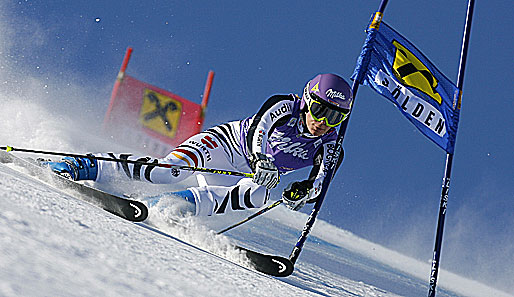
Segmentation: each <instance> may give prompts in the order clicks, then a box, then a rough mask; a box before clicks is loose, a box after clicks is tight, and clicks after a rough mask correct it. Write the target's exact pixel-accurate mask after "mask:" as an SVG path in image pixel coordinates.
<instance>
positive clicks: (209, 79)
mask: <svg viewBox="0 0 514 297" xmlns="http://www.w3.org/2000/svg"><path fill="white" fill-rule="evenodd" d="M213 80H214V71H212V70H210V71H209V74H208V75H207V81H206V82H205V88H204V90H203V98H202V104H201V106H200V107H201V111H200V118H199V119H198V132H202V127H203V121H204V119H205V110H206V109H207V103H208V102H209V96H210V94H211V87H212V81H213Z"/></svg>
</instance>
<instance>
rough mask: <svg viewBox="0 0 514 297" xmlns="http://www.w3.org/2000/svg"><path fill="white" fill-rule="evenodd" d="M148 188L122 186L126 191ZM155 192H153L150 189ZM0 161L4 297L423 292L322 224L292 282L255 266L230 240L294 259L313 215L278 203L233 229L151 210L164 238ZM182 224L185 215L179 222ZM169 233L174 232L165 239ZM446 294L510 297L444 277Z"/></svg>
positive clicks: (376, 255)
mask: <svg viewBox="0 0 514 297" xmlns="http://www.w3.org/2000/svg"><path fill="white" fill-rule="evenodd" d="M147 187H149V185H144V184H141V183H139V184H138V185H137V186H130V184H126V185H123V187H120V188H123V189H124V190H123V191H124V192H130V191H138V190H139V191H141V190H144V189H145V188H147ZM149 190H151V189H149ZM76 197H80V195H79V194H78V193H73V192H63V191H61V190H57V189H55V188H53V187H52V185H49V184H45V183H42V182H40V181H39V180H37V179H35V178H33V177H30V176H28V175H27V174H26V173H25V172H24V170H23V168H19V167H16V166H13V165H5V164H0V209H1V211H0V295H1V296H6V297H8V296H273V297H276V296H398V295H400V296H424V295H426V291H427V281H426V279H425V278H426V276H427V275H428V272H429V271H430V266H429V264H428V263H420V262H417V261H415V260H413V259H409V258H407V257H404V256H402V255H400V254H398V253H396V252H393V251H390V250H387V249H385V248H383V247H381V246H379V245H376V244H373V243H371V242H368V241H365V240H363V239H360V238H358V237H356V236H355V235H353V234H350V233H349V232H346V231H344V230H341V229H339V228H336V227H334V226H331V225H329V224H327V223H325V222H323V221H318V222H317V224H316V226H315V228H314V232H313V234H312V236H311V237H310V239H309V241H308V242H307V244H306V247H305V249H304V251H303V253H302V255H301V256H300V259H299V261H298V262H297V265H296V267H295V268H296V269H295V272H294V273H293V275H292V276H290V277H288V278H284V279H279V278H273V277H269V276H266V275H263V274H261V273H258V272H255V271H253V270H252V269H250V268H248V267H247V264H246V261H245V258H244V256H243V255H241V254H239V253H238V252H236V251H234V250H233V249H232V248H231V243H239V244H241V245H243V246H245V247H249V248H253V249H255V250H259V251H264V252H267V253H272V254H280V255H286V256H287V255H288V253H289V252H290V250H291V248H292V246H293V244H294V242H295V240H296V239H297V237H298V235H299V233H300V230H301V228H302V226H303V224H304V222H305V220H306V215H305V214H301V213H293V212H291V211H289V210H287V209H286V208H284V207H278V208H277V209H274V210H273V211H270V212H269V213H267V214H266V215H265V216H262V217H259V218H258V219H255V220H254V221H252V222H250V223H247V224H245V225H243V226H241V227H239V228H237V229H234V230H233V231H230V234H227V236H217V235H214V232H212V231H209V230H211V229H212V230H219V229H220V228H223V227H225V226H227V225H229V224H231V223H233V222H235V221H237V220H239V219H241V218H243V217H244V216H246V215H248V214H249V213H242V214H241V215H240V216H223V217H211V218H204V219H198V218H182V219H181V221H182V223H183V224H185V225H188V226H189V227H190V229H189V230H188V231H187V232H186V231H184V230H183V229H182V228H177V227H176V226H174V224H173V223H172V222H171V220H170V219H171V217H170V213H172V210H171V209H170V207H171V206H170V205H166V203H164V204H159V205H157V206H156V207H154V208H151V209H150V211H151V213H150V217H149V219H148V221H147V222H146V224H148V225H151V226H154V227H157V228H159V229H160V230H161V231H162V232H163V233H161V232H155V231H152V230H149V229H148V228H144V227H142V226H141V225H138V224H134V223H131V222H128V221H125V220H123V219H121V218H118V217H116V216H114V215H111V214H109V213H107V212H105V211H103V210H101V209H100V208H98V207H96V206H94V205H91V204H88V203H86V202H83V201H81V200H79V199H76ZM173 219H176V218H173ZM164 233H165V234H164ZM438 296H508V295H507V294H505V293H502V292H499V291H495V290H494V289H492V288H489V287H486V286H484V285H482V284H479V283H477V282H474V281H470V280H466V279H464V278H462V277H459V276H457V275H453V274H450V273H447V272H445V271H444V270H443V271H442V272H441V282H440V287H439V290H438Z"/></svg>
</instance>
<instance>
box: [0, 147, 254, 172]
mask: <svg viewBox="0 0 514 297" xmlns="http://www.w3.org/2000/svg"><path fill="white" fill-rule="evenodd" d="M0 149H1V150H4V151H7V152H11V151H12V152H24V153H33V154H42V155H52V156H62V157H73V158H88V159H95V160H101V161H109V162H120V163H130V164H138V165H148V166H156V167H164V168H176V169H180V170H187V171H198V172H205V173H212V174H222V175H233V176H242V177H249V178H252V177H253V173H246V172H239V171H231V170H224V169H213V168H202V167H191V166H181V165H173V164H166V163H152V162H144V161H137V160H128V159H117V158H108V157H98V156H93V155H81V154H73V153H60V152H51V151H41V150H32V149H24V148H15V147H12V146H0Z"/></svg>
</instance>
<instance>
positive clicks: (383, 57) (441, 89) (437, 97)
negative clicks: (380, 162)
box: [352, 22, 460, 154]
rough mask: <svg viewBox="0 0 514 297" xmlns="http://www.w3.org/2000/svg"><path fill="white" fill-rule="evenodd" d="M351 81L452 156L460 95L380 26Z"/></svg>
mask: <svg viewBox="0 0 514 297" xmlns="http://www.w3.org/2000/svg"><path fill="white" fill-rule="evenodd" d="M367 32H368V36H367V38H366V42H365V43H364V46H363V49H362V52H361V54H360V56H359V59H358V62H357V66H356V68H355V71H354V73H353V75H352V78H353V79H356V80H357V82H359V83H361V84H365V85H369V86H370V87H371V88H373V89H374V90H375V91H376V92H378V93H379V94H381V95H382V96H384V97H386V98H387V99H389V100H390V101H391V102H392V103H394V104H395V105H396V106H397V107H398V109H399V110H400V111H401V112H402V113H403V115H404V116H405V117H407V118H408V119H409V120H410V121H411V122H412V123H413V124H414V125H415V126H416V127H417V128H418V129H419V130H420V131H421V132H422V133H423V134H424V135H425V136H427V137H428V138H430V139H431V140H432V141H434V142H435V143H436V144H437V145H438V146H440V147H441V148H442V149H444V150H445V151H446V152H448V153H451V154H453V150H454V146H455V136H456V134H457V127H458V122H459V112H460V92H459V90H458V89H457V87H456V86H455V85H454V84H453V83H452V82H451V81H450V80H449V79H448V78H446V77H445V76H444V74H442V73H441V72H440V71H439V70H438V69H437V68H436V67H435V66H434V65H433V64H432V63H431V62H430V61H429V60H428V58H427V57H425V55H423V53H421V52H420V51H419V50H418V49H417V48H416V47H415V46H414V45H413V44H412V43H410V42H409V41H408V40H407V39H405V38H404V37H403V36H401V35H400V34H399V33H398V32H396V31H395V30H394V29H393V28H391V27H389V26H388V25H387V24H386V23H384V22H382V23H381V24H380V27H379V29H378V30H377V29H376V26H373V25H371V26H370V28H369V29H368V31H367Z"/></svg>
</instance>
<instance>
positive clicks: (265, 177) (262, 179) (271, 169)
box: [250, 153, 280, 189]
mask: <svg viewBox="0 0 514 297" xmlns="http://www.w3.org/2000/svg"><path fill="white" fill-rule="evenodd" d="M250 166H251V167H252V170H253V172H254V175H253V182H254V183H256V184H258V185H261V186H265V187H266V188H268V189H273V188H274V187H276V186H277V185H278V182H279V180H280V176H279V172H278V168H277V166H275V164H273V162H272V161H271V159H270V158H268V157H267V156H266V155H264V154H261V153H255V154H253V155H252V156H251V157H250Z"/></svg>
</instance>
